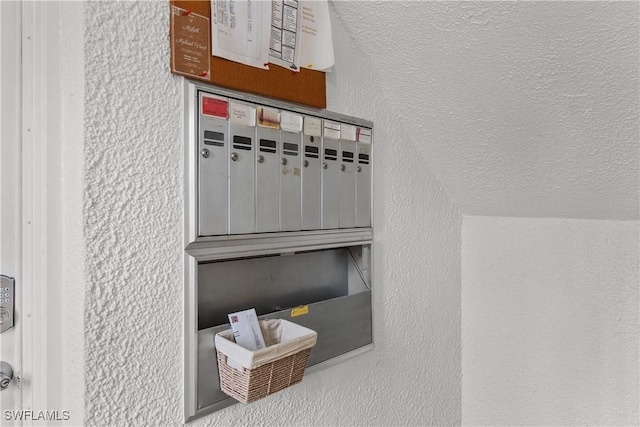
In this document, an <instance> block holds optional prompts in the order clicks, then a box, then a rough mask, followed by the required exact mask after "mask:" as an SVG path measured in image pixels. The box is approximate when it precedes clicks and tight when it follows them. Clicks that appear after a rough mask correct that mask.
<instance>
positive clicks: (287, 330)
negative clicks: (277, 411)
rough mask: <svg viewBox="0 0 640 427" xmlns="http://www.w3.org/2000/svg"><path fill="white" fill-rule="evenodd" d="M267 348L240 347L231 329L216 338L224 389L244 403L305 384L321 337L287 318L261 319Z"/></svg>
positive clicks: (221, 383) (221, 386)
mask: <svg viewBox="0 0 640 427" xmlns="http://www.w3.org/2000/svg"><path fill="white" fill-rule="evenodd" d="M260 329H261V331H262V335H263V336H264V341H265V344H266V347H265V348H263V349H260V350H256V351H251V350H247V349H246V348H244V347H242V346H240V345H238V344H236V342H235V340H234V338H233V332H232V331H231V329H228V330H226V331H222V332H219V333H217V334H216V336H215V345H216V353H217V357H218V371H219V372H220V388H221V389H222V391H223V392H224V393H226V394H228V395H229V396H231V397H233V398H234V399H236V400H238V401H240V402H242V403H250V402H254V401H256V400H258V399H261V398H263V397H265V396H268V395H270V394H273V393H275V392H277V391H280V390H282V389H285V388H287V387H289V386H290V385H293V384H297V383H299V382H300V381H302V377H303V376H304V370H305V368H306V366H307V361H308V360H309V354H310V353H311V348H312V347H313V346H314V345H316V340H317V337H318V334H317V333H316V332H315V331H313V330H311V329H309V328H305V327H303V326H300V325H297V324H295V323H293V322H289V321H287V320H284V319H270V320H261V321H260Z"/></svg>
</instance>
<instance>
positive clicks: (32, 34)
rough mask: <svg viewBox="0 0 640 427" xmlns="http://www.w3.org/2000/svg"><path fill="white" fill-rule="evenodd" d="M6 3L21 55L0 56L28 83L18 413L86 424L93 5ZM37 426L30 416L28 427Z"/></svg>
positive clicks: (22, 111)
mask: <svg viewBox="0 0 640 427" xmlns="http://www.w3.org/2000/svg"><path fill="white" fill-rule="evenodd" d="M2 3H3V7H7V8H9V7H10V8H11V13H12V14H14V15H15V21H14V22H15V23H16V27H17V29H16V30H14V31H12V32H11V34H10V35H9V36H8V37H9V39H14V40H13V43H14V44H15V45H18V46H20V47H21V48H20V49H17V52H18V53H17V58H12V60H11V61H9V60H8V58H5V57H3V60H2V64H3V65H2V66H3V69H2V70H3V72H4V70H5V67H6V68H8V67H9V65H6V64H8V63H9V62H14V61H15V63H17V64H19V66H18V71H17V73H16V74H17V76H16V77H15V79H16V85H17V86H16V87H19V88H20V90H19V92H20V95H19V96H18V97H17V98H19V99H17V100H16V105H17V108H16V114H15V115H16V118H15V121H14V122H15V123H18V124H19V125H18V126H19V129H18V131H17V135H18V137H17V138H16V141H15V144H17V145H18V146H19V149H18V150H17V151H18V152H19V154H18V155H17V157H19V159H17V161H16V164H15V165H14V166H12V167H15V168H16V169H17V170H16V171H15V173H16V174H18V176H19V181H20V185H19V187H20V189H19V190H18V193H19V194H18V196H17V197H18V198H19V199H20V201H19V204H20V215H19V218H20V219H19V222H20V224H19V228H20V230H19V238H18V239H19V240H20V246H21V249H20V257H21V260H20V263H21V266H20V268H19V275H18V276H19V277H16V298H17V303H18V304H19V305H17V306H16V321H17V322H18V321H19V322H20V332H19V335H20V339H21V341H22V342H21V346H20V347H21V362H18V363H17V364H18V365H21V367H20V371H19V374H18V375H19V376H20V382H19V387H20V389H21V391H22V396H21V405H20V406H21V407H20V408H16V409H21V410H24V411H34V412H37V411H58V412H59V413H60V414H63V411H68V413H69V415H70V417H69V418H67V417H64V419H63V421H66V422H64V423H63V424H68V425H78V424H82V423H83V421H84V241H83V218H84V217H83V201H82V197H83V186H84V180H83V174H84V153H83V148H84V142H83V133H84V53H83V52H84V37H83V34H84V33H83V31H84V7H85V6H84V3H82V2H32V1H24V2H22V1H18V2H6V4H5V2H2ZM7 5H8V6H7ZM4 10H8V9H4ZM4 36H5V33H4V32H3V37H4ZM3 53H4V52H3ZM15 63H14V70H15V67H16V65H15ZM18 298H19V300H18ZM18 314H19V317H18ZM14 385H15V384H14ZM0 415H3V414H0ZM30 424H31V421H30V420H29V419H28V417H27V418H26V419H25V421H23V425H30ZM34 424H37V422H35V421H34Z"/></svg>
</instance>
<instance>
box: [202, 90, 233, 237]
mask: <svg viewBox="0 0 640 427" xmlns="http://www.w3.org/2000/svg"><path fill="white" fill-rule="evenodd" d="M212 103H214V104H217V105H218V107H219V109H218V110H212V111H209V110H208V109H207V107H208V105H209V104H212ZM227 103H228V100H227V99H226V98H220V97H213V96H210V95H205V94H200V97H199V99H198V113H199V116H198V119H199V120H198V151H197V156H198V157H197V158H198V184H199V188H198V234H199V235H201V236H210V235H219V234H227V233H228V232H229V206H228V203H229V176H228V175H229V147H228V135H229V121H228V120H227V118H226V117H227ZM207 113H208V114H207ZM214 113H215V114H218V115H217V116H215V115H213V114H214Z"/></svg>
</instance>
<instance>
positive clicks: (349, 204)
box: [338, 123, 356, 228]
mask: <svg viewBox="0 0 640 427" xmlns="http://www.w3.org/2000/svg"><path fill="white" fill-rule="evenodd" d="M355 153H356V127H355V126H351V125H347V124H344V123H343V124H342V125H341V126H340V153H339V154H340V155H339V157H340V185H339V187H338V193H339V197H340V228H352V227H355V226H356V164H355Z"/></svg>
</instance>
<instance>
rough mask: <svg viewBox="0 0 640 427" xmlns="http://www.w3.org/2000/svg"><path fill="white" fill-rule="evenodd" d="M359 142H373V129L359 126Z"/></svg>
mask: <svg viewBox="0 0 640 427" xmlns="http://www.w3.org/2000/svg"><path fill="white" fill-rule="evenodd" d="M357 139H358V142H361V143H363V144H371V129H367V128H358V138H357Z"/></svg>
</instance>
